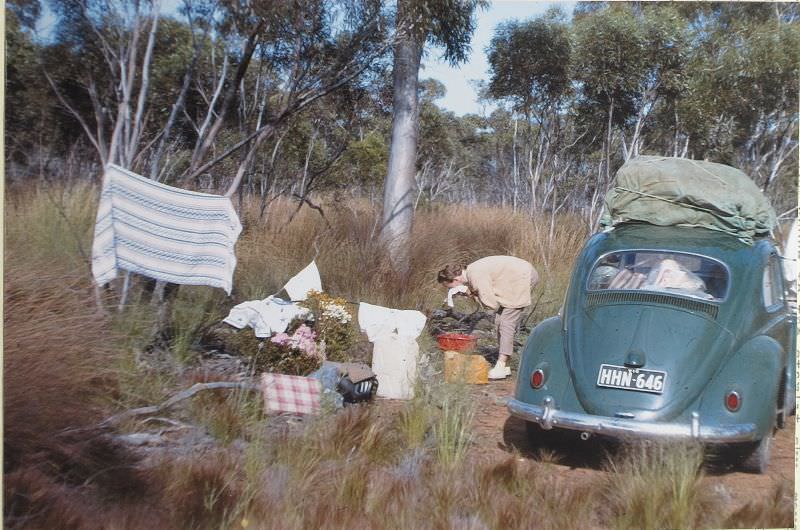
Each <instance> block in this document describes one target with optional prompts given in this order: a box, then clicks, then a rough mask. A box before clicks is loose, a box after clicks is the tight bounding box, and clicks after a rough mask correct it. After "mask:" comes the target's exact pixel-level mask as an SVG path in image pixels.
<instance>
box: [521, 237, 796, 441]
mask: <svg viewBox="0 0 800 530" xmlns="http://www.w3.org/2000/svg"><path fill="white" fill-rule="evenodd" d="M637 252H638V253H639V255H657V254H654V253H665V252H666V253H669V254H668V255H672V256H679V257H682V256H686V257H687V259H692V260H695V261H696V262H698V263H701V262H702V263H703V264H704V266H707V265H708V264H711V266H712V267H714V268H715V270H716V271H717V274H718V276H720V277H723V276H724V277H725V278H724V281H723V282H721V284H720V286H718V292H717V293H716V295H715V296H711V295H706V298H698V297H696V296H687V295H685V294H683V293H681V292H665V291H663V290H661V291H653V290H648V289H641V288H639V289H625V288H615V289H602V290H598V289H592V288H591V285H590V282H589V276H590V274H592V273H593V271H594V270H596V269H597V265H598V263H600V262H601V260H607V259H608V258H607V257H608V256H619V255H621V256H623V257H624V256H628V255H633V254H634V253H637ZM658 255H660V254H658ZM781 272H782V267H781V260H780V258H779V256H778V254H777V250H776V248H775V246H774V244H773V243H772V242H771V241H769V240H766V239H763V240H757V241H756V242H755V244H754V245H747V244H745V243H742V242H740V241H739V240H738V239H736V238H735V237H732V236H729V235H727V234H724V233H721V232H717V231H712V230H708V229H704V228H688V227H660V226H654V225H648V224H627V225H621V226H618V227H617V228H615V229H614V230H611V231H609V232H605V233H599V234H596V235H594V236H593V237H592V238H590V239H589V241H588V242H587V243H586V245H585V246H584V248H583V250H582V252H581V253H580V255H579V256H578V258H577V259H576V262H575V264H574V268H573V273H572V277H571V280H570V285H569V287H568V291H567V293H566V298H565V301H564V306H563V308H562V311H561V312H560V314H559V316H555V317H552V318H549V319H547V320H545V321H543V322H541V323H540V324H539V325H538V326H537V327H535V328H534V330H533V331H532V332H531V334H530V336H529V338H528V341H527V344H526V346H525V349H524V352H523V354H522V355H521V359H520V367H519V371H518V379H517V385H516V391H515V395H514V397H513V398H512V399H510V400H509V402H508V408H509V411H510V412H511V414H512V415H514V416H517V417H520V418H522V419H524V420H526V421H528V422H531V423H535V424H538V425H539V426H540V427H541V428H542V429H544V430H549V429H569V430H573V431H579V432H581V433H585V434H584V435H583V436H584V437H587V436H588V435H591V434H599V435H607V436H611V437H614V438H619V439H636V438H645V439H665V438H666V439H687V440H688V439H694V440H698V441H701V442H704V443H709V444H728V443H736V442H752V443H759V442H761V441H762V440H764V439H767V440H768V439H769V437H770V436H771V435H772V432H773V430H774V428H775V427H776V426H777V427H782V426H783V423H784V421H785V417H786V416H787V415H788V414H790V413H791V412H792V411H793V410H794V400H795V390H794V389H795V385H796V383H795V371H796V370H795V340H796V331H795V330H796V316H795V315H794V313H793V311H792V310H791V308H790V306H789V304H788V302H787V301H786V297H785V291H784V287H783V274H782V273H781ZM723 284H724V285H723ZM765 290H767V291H770V292H765ZM609 367H610V368H609ZM537 370H539V371H540V373H539V374H538V377H539V379H538V380H536V381H532V375H533V374H534V372H535V371H537ZM639 374H642V375H641V376H640V375H639ZM654 374H655V375H654ZM637 377H638V379H639V380H638V381H637ZM615 378H616V379H615ZM632 381H635V383H632ZM534 383H539V387H538V388H534V386H535V385H534ZM608 383H611V385H609V384H608ZM615 385H616V387H615ZM626 385H627V386H626ZM636 385H639V386H640V388H635V386H636ZM733 394H735V397H734V396H733ZM728 399H731V402H730V403H728V404H726V400H728ZM729 404H733V405H735V406H734V407H730V406H727V405H729Z"/></svg>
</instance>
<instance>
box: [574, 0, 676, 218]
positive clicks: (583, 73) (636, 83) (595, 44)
mask: <svg viewBox="0 0 800 530" xmlns="http://www.w3.org/2000/svg"><path fill="white" fill-rule="evenodd" d="M574 41H575V51H574V54H573V57H574V58H575V60H574V63H573V64H574V79H575V81H576V82H577V83H578V85H579V87H580V100H579V111H580V115H581V116H582V117H583V120H584V121H583V123H584V126H585V128H586V132H587V138H588V139H589V140H590V145H596V144H597V143H599V144H600V145H601V147H600V157H599V163H598V165H597V168H596V170H597V179H596V181H595V184H594V186H593V189H592V192H591V199H590V200H589V209H588V214H589V221H590V223H592V225H593V224H594V223H595V222H596V213H597V206H598V205H599V200H600V198H601V197H602V195H603V194H604V193H605V191H606V189H605V188H606V187H607V186H608V184H609V183H610V181H611V175H612V166H613V165H614V164H615V161H614V160H613V159H612V156H613V155H614V153H615V151H616V147H617V146H619V147H620V151H619V155H617V159H618V160H619V159H622V160H626V159H627V158H629V157H631V156H635V155H636V154H638V152H639V149H640V146H641V142H642V141H643V139H644V136H643V131H644V128H645V126H646V122H647V120H648V119H649V117H650V116H651V114H652V112H653V110H654V109H655V108H656V104H657V103H658V101H659V100H660V99H662V98H665V97H673V98H674V97H677V95H679V94H680V92H681V90H682V88H683V85H684V82H685V79H684V75H685V65H686V62H687V46H688V41H687V33H686V25H685V22H684V19H683V18H682V17H680V16H679V15H678V14H677V13H676V12H675V11H673V10H672V8H671V7H670V6H661V5H653V6H650V5H646V3H642V4H627V3H620V4H616V3H610V4H609V5H608V7H604V8H603V9H598V10H594V11H591V12H589V13H586V14H582V16H581V17H579V18H576V20H575V22H574ZM596 130H603V131H604V133H603V135H602V137H601V136H600V135H597V134H594V135H593V134H592V131H596ZM616 133H619V137H618V141H617V134H616ZM626 133H630V138H629V140H627V141H626V138H625V135H626Z"/></svg>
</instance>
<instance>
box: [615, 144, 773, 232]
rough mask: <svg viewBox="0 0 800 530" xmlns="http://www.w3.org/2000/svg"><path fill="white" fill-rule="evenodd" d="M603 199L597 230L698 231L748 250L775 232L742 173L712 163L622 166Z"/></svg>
mask: <svg viewBox="0 0 800 530" xmlns="http://www.w3.org/2000/svg"><path fill="white" fill-rule="evenodd" d="M615 180H616V182H615V184H614V187H613V188H612V189H611V190H610V191H609V192H608V193H607V194H606V198H605V211H604V212H603V217H602V218H601V219H600V226H601V227H603V228H609V227H612V226H616V225H618V224H620V223H625V222H628V221H641V222H646V223H650V224H654V225H660V226H673V225H677V226H699V227H704V228H709V229H711V230H719V231H721V232H725V233H728V234H731V235H733V236H736V237H738V238H739V239H741V240H742V241H745V242H746V243H749V244H752V242H753V238H755V237H762V236H768V235H769V233H770V231H771V230H772V229H773V228H774V227H775V223H776V219H775V211H774V210H773V209H772V206H770V204H769V201H768V200H767V198H766V197H765V196H764V194H763V193H762V192H761V190H760V189H758V187H757V186H756V185H755V183H754V182H753V181H752V180H751V179H750V177H748V176H747V175H746V174H745V173H743V172H742V171H740V170H738V169H736V168H733V167H730V166H726V165H724V164H716V163H713V162H704V161H699V160H689V159H688V158H671V157H657V156H639V157H636V158H632V159H630V160H628V161H627V162H626V163H625V165H623V166H622V167H621V168H620V169H619V171H617V174H616V179H615Z"/></svg>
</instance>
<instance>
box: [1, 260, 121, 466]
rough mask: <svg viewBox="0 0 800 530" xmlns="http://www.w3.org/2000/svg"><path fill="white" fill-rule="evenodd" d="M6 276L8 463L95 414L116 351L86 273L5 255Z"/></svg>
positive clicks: (110, 384)
mask: <svg viewBox="0 0 800 530" xmlns="http://www.w3.org/2000/svg"><path fill="white" fill-rule="evenodd" d="M5 280H6V281H5V300H4V302H5V303H4V307H5V311H4V318H3V324H4V334H5V337H4V356H3V368H4V381H3V383H4V405H5V415H4V434H5V446H4V457H5V463H6V464H5V465H6V469H13V468H14V467H15V466H16V465H18V463H19V462H20V461H21V459H22V458H23V457H24V456H25V455H26V454H29V453H30V452H32V451H35V450H36V449H37V448H38V447H41V446H42V445H43V443H44V442H46V441H47V440H49V438H50V437H51V436H52V435H53V434H54V433H55V432H57V431H59V430H62V429H65V428H68V427H80V426H85V425H88V424H90V423H92V422H94V421H96V420H98V419H99V417H100V416H101V412H100V407H99V404H100V401H101V399H104V398H105V397H106V396H107V395H108V394H109V393H113V390H114V377H113V372H112V371H111V370H110V369H109V368H108V366H109V361H110V360H112V359H114V357H115V355H116V353H115V352H114V350H113V346H112V341H113V335H112V334H111V333H110V332H109V325H108V322H107V321H106V320H105V319H104V318H103V317H102V316H100V315H98V314H96V313H95V312H94V310H93V309H92V308H93V299H92V297H91V295H90V294H89V291H88V289H87V286H86V283H85V279H84V278H80V277H79V276H78V277H76V276H70V275H66V274H58V271H55V270H52V269H49V270H48V269H40V268H35V267H23V266H20V265H19V264H17V263H14V262H13V261H12V262H9V261H7V262H6V270H5Z"/></svg>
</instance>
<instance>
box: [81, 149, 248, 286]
mask: <svg viewBox="0 0 800 530" xmlns="http://www.w3.org/2000/svg"><path fill="white" fill-rule="evenodd" d="M241 231H242V225H241V223H240V222H239V217H238V216H237V215H236V211H235V210H234V209H233V205H232V204H231V201H230V199H228V198H227V197H222V196H219V195H211V194H208V193H198V192H193V191H186V190H181V189H178V188H173V187H171V186H167V185H165V184H161V183H159V182H156V181H154V180H150V179H147V178H144V177H142V176H141V175H137V174H136V173H133V172H131V171H128V170H126V169H123V168H121V167H119V166H115V165H113V164H109V165H108V166H107V167H106V172H105V176H104V177H103V190H102V192H101V194H100V203H99V205H98V207H97V221H96V222H95V227H94V243H93V244H92V274H93V275H94V278H95V281H96V282H97V283H98V285H103V284H105V283H108V282H110V281H111V280H113V279H114V278H116V276H117V269H118V268H119V269H124V270H128V271H131V272H135V273H137V274H142V275H144V276H148V277H150V278H155V279H156V280H163V281H166V282H169V283H176V284H185V285H210V286H211V287H222V288H223V289H225V292H226V293H228V294H230V292H231V287H232V286H233V270H234V269H235V268H236V255H235V254H234V246H235V245H236V239H237V238H238V237H239V234H240V233H241Z"/></svg>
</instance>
